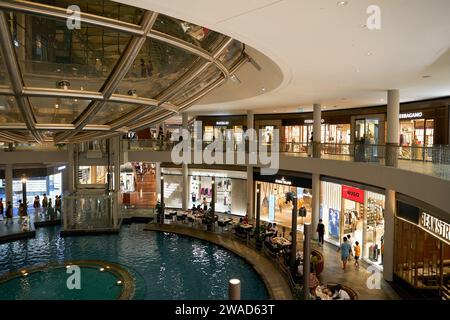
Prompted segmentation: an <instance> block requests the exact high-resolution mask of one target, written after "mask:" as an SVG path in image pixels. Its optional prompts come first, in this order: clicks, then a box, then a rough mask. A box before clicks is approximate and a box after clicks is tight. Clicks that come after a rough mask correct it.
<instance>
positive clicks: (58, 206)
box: [55, 196, 61, 214]
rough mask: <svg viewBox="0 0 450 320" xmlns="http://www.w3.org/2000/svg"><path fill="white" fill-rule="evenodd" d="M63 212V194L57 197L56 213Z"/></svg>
mask: <svg viewBox="0 0 450 320" xmlns="http://www.w3.org/2000/svg"><path fill="white" fill-rule="evenodd" d="M58 212H59V213H60V214H61V196H56V197H55V214H58Z"/></svg>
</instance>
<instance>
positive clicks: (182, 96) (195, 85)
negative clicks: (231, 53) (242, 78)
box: [171, 65, 222, 105]
mask: <svg viewBox="0 0 450 320" xmlns="http://www.w3.org/2000/svg"><path fill="white" fill-rule="evenodd" d="M221 76H222V73H221V72H220V71H219V69H217V67H216V66H215V65H210V66H209V67H208V68H207V69H206V71H203V73H202V74H200V76H199V77H197V78H195V79H194V80H193V81H192V82H191V83H190V84H188V85H187V86H186V88H184V89H183V91H181V93H179V94H178V95H176V96H175V97H174V98H172V101H171V102H172V103H174V104H176V105H179V104H181V103H183V102H184V101H186V100H187V99H189V98H191V97H192V96H194V95H195V94H197V93H198V92H200V91H201V90H203V89H204V88H206V87H207V86H208V85H209V84H210V83H212V82H214V81H216V80H217V79H219V78H220V77H221Z"/></svg>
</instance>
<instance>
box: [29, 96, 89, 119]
mask: <svg viewBox="0 0 450 320" xmlns="http://www.w3.org/2000/svg"><path fill="white" fill-rule="evenodd" d="M29 100H30V103H31V106H32V108H33V110H34V114H35V116H36V120H37V122H38V123H72V122H73V121H74V120H75V119H76V118H77V117H78V116H79V115H80V114H81V112H82V111H83V110H84V109H85V108H86V107H87V106H88V105H89V103H90V102H91V101H90V100H81V99H61V98H41V97H30V98H29Z"/></svg>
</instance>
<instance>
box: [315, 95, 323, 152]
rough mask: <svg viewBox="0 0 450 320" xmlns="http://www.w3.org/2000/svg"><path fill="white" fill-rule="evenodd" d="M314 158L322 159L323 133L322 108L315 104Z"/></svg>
mask: <svg viewBox="0 0 450 320" xmlns="http://www.w3.org/2000/svg"><path fill="white" fill-rule="evenodd" d="M313 120H314V124H313V133H314V134H313V157H314V158H320V142H321V131H322V106H321V105H320V104H317V103H315V104H314V106H313Z"/></svg>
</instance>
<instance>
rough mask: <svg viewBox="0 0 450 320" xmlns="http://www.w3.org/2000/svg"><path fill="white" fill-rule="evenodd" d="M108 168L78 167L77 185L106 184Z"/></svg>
mask: <svg viewBox="0 0 450 320" xmlns="http://www.w3.org/2000/svg"><path fill="white" fill-rule="evenodd" d="M107 173H108V168H107V167H106V166H80V167H79V169H78V183H79V184H106V183H107V180H108V179H107Z"/></svg>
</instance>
